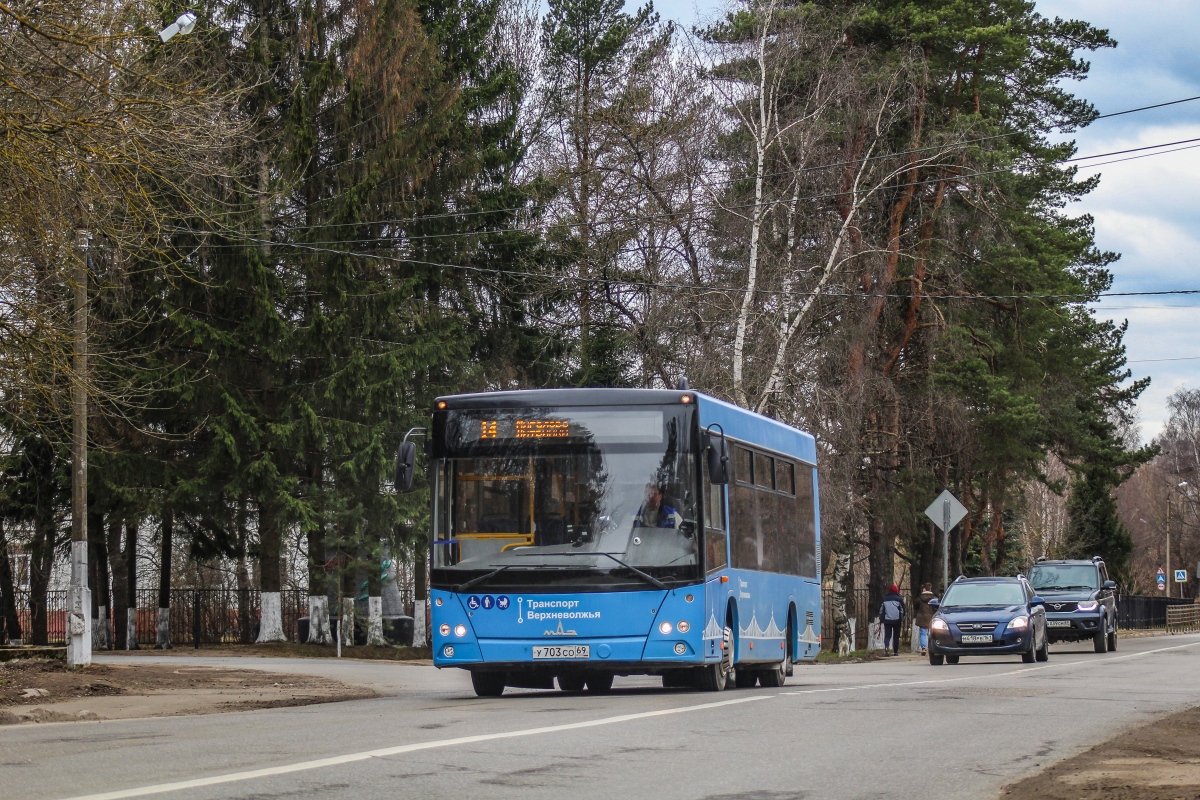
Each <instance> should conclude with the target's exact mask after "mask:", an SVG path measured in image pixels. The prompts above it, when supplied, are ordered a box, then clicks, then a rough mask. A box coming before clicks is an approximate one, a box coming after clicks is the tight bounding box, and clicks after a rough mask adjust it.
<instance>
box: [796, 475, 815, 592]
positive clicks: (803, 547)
mask: <svg viewBox="0 0 1200 800" xmlns="http://www.w3.org/2000/svg"><path fill="white" fill-rule="evenodd" d="M796 538H797V542H798V543H799V546H800V570H799V572H800V575H801V576H803V577H805V578H815V577H817V518H816V503H815V502H814V500H813V468H812V467H810V466H809V465H807V464H797V465H796Z"/></svg>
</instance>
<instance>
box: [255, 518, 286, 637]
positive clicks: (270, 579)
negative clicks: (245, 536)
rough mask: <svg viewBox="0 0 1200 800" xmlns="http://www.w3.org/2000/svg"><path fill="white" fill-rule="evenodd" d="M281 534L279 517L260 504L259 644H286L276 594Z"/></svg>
mask: <svg viewBox="0 0 1200 800" xmlns="http://www.w3.org/2000/svg"><path fill="white" fill-rule="evenodd" d="M282 541H283V532H282V531H281V530H279V516H278V514H277V513H276V509H275V507H274V505H273V504H271V503H260V504H259V507H258V582H259V587H258V588H259V618H258V639H257V640H256V641H258V642H260V643H262V642H286V641H287V636H286V635H285V634H284V632H283V606H282V598H281V597H280V594H279V590H280V588H281V585H282V580H281V576H280V563H279V553H280V549H281V544H282Z"/></svg>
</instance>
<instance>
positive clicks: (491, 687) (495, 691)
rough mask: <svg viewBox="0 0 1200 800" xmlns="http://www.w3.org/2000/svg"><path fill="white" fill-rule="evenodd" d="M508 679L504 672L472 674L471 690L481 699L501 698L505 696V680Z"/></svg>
mask: <svg viewBox="0 0 1200 800" xmlns="http://www.w3.org/2000/svg"><path fill="white" fill-rule="evenodd" d="M506 677H507V675H505V673H503V672H483V671H482V670H481V671H478V672H472V673H471V688H473V689H474V690H475V694H477V695H479V696H480V697H499V696H500V695H502V694H504V680H505V678H506Z"/></svg>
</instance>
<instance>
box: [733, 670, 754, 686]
mask: <svg viewBox="0 0 1200 800" xmlns="http://www.w3.org/2000/svg"><path fill="white" fill-rule="evenodd" d="M733 683H734V685H735V686H737V688H739V689H753V688H754V687H755V686H757V685H758V670H756V669H747V668H745V667H742V668H741V669H739V670H737V671H736V672H734V673H733Z"/></svg>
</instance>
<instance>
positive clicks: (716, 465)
mask: <svg viewBox="0 0 1200 800" xmlns="http://www.w3.org/2000/svg"><path fill="white" fill-rule="evenodd" d="M707 449H708V482H709V483H711V484H712V485H713V486H724V485H725V484H727V483H729V448H728V447H727V446H726V444H725V435H724V433H722V435H720V436H714V435H713V434H712V433H709V434H708V448H707Z"/></svg>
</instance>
